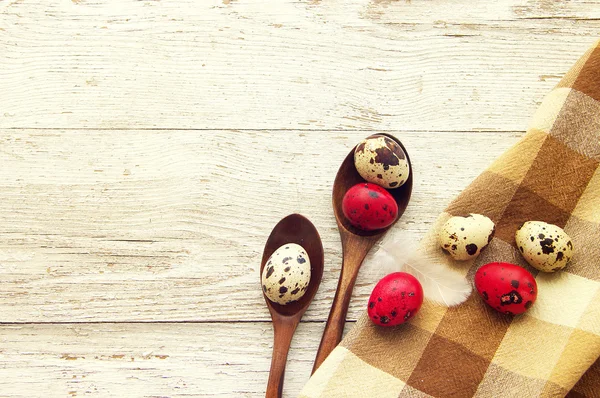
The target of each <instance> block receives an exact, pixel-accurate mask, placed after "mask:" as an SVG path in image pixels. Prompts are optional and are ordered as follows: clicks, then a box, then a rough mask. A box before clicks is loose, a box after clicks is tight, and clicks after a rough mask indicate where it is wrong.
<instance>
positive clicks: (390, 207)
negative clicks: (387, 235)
mask: <svg viewBox="0 0 600 398" xmlns="http://www.w3.org/2000/svg"><path fill="white" fill-rule="evenodd" d="M342 211H343V212H344V216H345V217H346V219H348V221H349V222H350V224H352V225H353V226H355V227H356V228H359V229H362V230H363V231H373V230H376V229H382V228H386V227H389V226H390V225H392V224H393V222H394V221H395V220H396V217H398V204H397V203H396V200H395V199H394V197H393V196H392V195H391V194H390V193H389V192H388V191H386V190H385V189H383V188H382V187H380V186H379V185H375V184H370V183H360V184H356V185H354V186H353V187H352V188H350V189H349V190H348V192H346V195H344V199H343V201H342Z"/></svg>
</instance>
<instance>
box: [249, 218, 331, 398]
mask: <svg viewBox="0 0 600 398" xmlns="http://www.w3.org/2000/svg"><path fill="white" fill-rule="evenodd" d="M286 243H296V244H298V245H300V246H302V247H303V248H304V250H306V253H307V254H308V258H309V260H310V282H309V283H308V289H307V290H306V292H305V293H304V296H302V297H301V298H300V300H298V301H295V302H292V303H289V304H287V305H280V304H277V303H274V302H272V301H271V300H269V299H268V298H267V297H266V296H265V301H266V302H267V307H268V308H269V312H270V313H271V319H272V320H273V329H274V342H273V357H272V359H271V370H270V371H269V382H268V384H267V393H266V397H267V398H272V397H281V391H282V389H283V378H284V376H285V364H286V361H287V355H288V351H289V349H290V343H291V342H292V337H293V336H294V332H295V331H296V327H297V326H298V323H299V322H300V319H301V318H302V315H303V314H304V312H305V311H306V309H307V308H308V306H309V305H310V302H311V301H312V299H313V297H314V296H315V293H316V292H317V290H318V289H319V285H320V284H321V278H322V277H323V245H322V243H321V238H320V236H319V233H318V231H317V229H316V228H315V226H314V225H313V224H312V223H311V222H310V221H309V220H308V219H307V218H306V217H304V216H301V215H300V214H291V215H289V216H287V217H285V218H284V219H282V220H281V221H279V223H277V225H276V226H275V228H273V231H272V232H271V235H270V236H269V239H268V240H267V243H266V244H265V250H264V251H263V257H262V262H261V263H260V275H261V276H262V272H263V269H264V268H265V263H266V262H267V260H269V257H271V255H272V254H273V253H274V252H275V250H277V249H278V248H280V247H281V246H283V245H285V244H286ZM263 295H264V294H263Z"/></svg>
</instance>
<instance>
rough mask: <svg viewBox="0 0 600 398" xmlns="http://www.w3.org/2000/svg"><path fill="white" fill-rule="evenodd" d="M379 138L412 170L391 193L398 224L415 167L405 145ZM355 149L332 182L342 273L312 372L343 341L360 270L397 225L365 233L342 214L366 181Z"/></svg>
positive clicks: (405, 204)
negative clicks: (350, 195)
mask: <svg viewBox="0 0 600 398" xmlns="http://www.w3.org/2000/svg"><path fill="white" fill-rule="evenodd" d="M376 135H379V136H380V135H384V136H386V137H388V138H391V139H393V140H394V141H396V142H397V143H398V145H400V147H401V148H402V150H403V151H404V153H405V154H406V160H407V161H408V166H409V168H410V174H409V176H408V180H406V182H405V183H404V184H403V185H402V186H401V187H400V188H396V189H390V190H389V192H390V193H391V194H392V196H393V197H394V199H396V203H398V217H397V218H396V221H398V219H399V218H400V216H402V214H403V213H404V210H406V207H407V206H408V202H409V200H410V195H411V192H412V185H413V168H412V164H411V163H410V157H409V156H408V152H407V151H406V149H405V148H404V145H402V143H401V142H400V141H399V140H398V139H397V138H396V137H394V136H391V135H389V134H376ZM355 149H356V147H354V148H353V149H352V150H351V151H350V153H349V154H348V156H346V159H344V162H343V163H342V165H341V166H340V168H339V170H338V173H337V175H336V177H335V181H334V183H333V212H334V214H335V219H336V221H337V225H338V229H339V231H340V237H341V240H342V258H343V260H342V271H341V275H340V279H339V282H338V286H337V291H336V292H335V298H334V299H333V304H332V306H331V311H330V312H329V318H327V324H326V325H325V331H324V332H323V337H322V338H321V344H320V345H319V351H318V352H317V357H316V359H315V364H314V366H313V370H312V371H313V373H314V372H315V371H316V370H317V368H318V367H319V366H321V363H323V361H324V360H325V358H327V356H328V355H329V354H330V353H331V351H333V349H334V348H335V347H336V346H337V345H338V343H339V342H340V340H341V339H342V334H343V332H344V324H345V321H346V314H347V313H348V305H349V304H350V298H351V297H352V289H353V288H354V283H355V282H356V277H357V275H358V270H359V269H360V266H361V264H362V262H363V260H364V259H365V257H366V255H367V253H368V252H369V250H371V248H372V247H373V245H374V244H375V242H377V240H378V239H379V238H380V237H381V236H383V234H385V233H386V232H387V231H388V230H389V229H390V228H391V227H392V226H393V225H394V224H392V225H390V226H389V227H387V228H384V229H379V230H376V231H362V230H360V229H358V228H355V227H353V226H352V225H351V224H350V223H349V222H348V221H347V220H346V217H344V213H343V212H342V200H343V198H344V195H345V194H346V191H348V189H350V188H351V187H352V186H354V185H355V184H358V183H359V182H364V181H365V180H363V178H362V177H361V176H360V174H358V172H357V171H356V167H354V150H355ZM396 221H394V223H396Z"/></svg>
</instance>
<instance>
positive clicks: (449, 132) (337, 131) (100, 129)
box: [0, 127, 525, 134]
mask: <svg viewBox="0 0 600 398" xmlns="http://www.w3.org/2000/svg"><path fill="white" fill-rule="evenodd" d="M2 130H5V131H19V130H21V131H150V132H156V131H230V132H231V131H241V132H245V131H249V132H252V131H258V132H277V131H282V132H290V131H292V132H328V133H356V132H364V133H382V132H383V133H435V134H454V133H459V134H464V133H468V134H490V133H491V134H522V133H525V130H510V129H509V130H495V129H473V130H431V129H426V130H423V129H421V130H419V129H319V128H315V129H303V128H273V129H269V128H261V129H240V128H177V127H151V128H139V127H131V128H127V127H126V128H120V127H99V128H96V127H82V128H79V127H48V128H46V127H6V128H0V131H2Z"/></svg>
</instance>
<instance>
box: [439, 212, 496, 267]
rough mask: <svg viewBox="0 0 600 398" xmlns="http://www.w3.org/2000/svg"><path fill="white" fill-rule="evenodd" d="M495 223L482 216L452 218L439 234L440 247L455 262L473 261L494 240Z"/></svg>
mask: <svg viewBox="0 0 600 398" xmlns="http://www.w3.org/2000/svg"><path fill="white" fill-rule="evenodd" d="M495 230H496V228H495V225H494V222H493V221H492V220H490V219H489V218H487V217H486V216H482V215H481V214H470V215H469V216H467V217H452V218H450V219H449V220H448V221H446V223H445V224H444V226H443V227H442V229H441V230H440V232H439V241H440V246H441V247H442V249H443V250H444V251H446V252H448V253H449V254H450V255H451V256H452V258H454V259H455V260H471V259H474V258H476V257H477V256H478V255H479V253H481V250H482V249H483V248H484V247H485V246H487V244H488V243H490V241H491V240H492V236H493V235H494V231H495Z"/></svg>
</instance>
